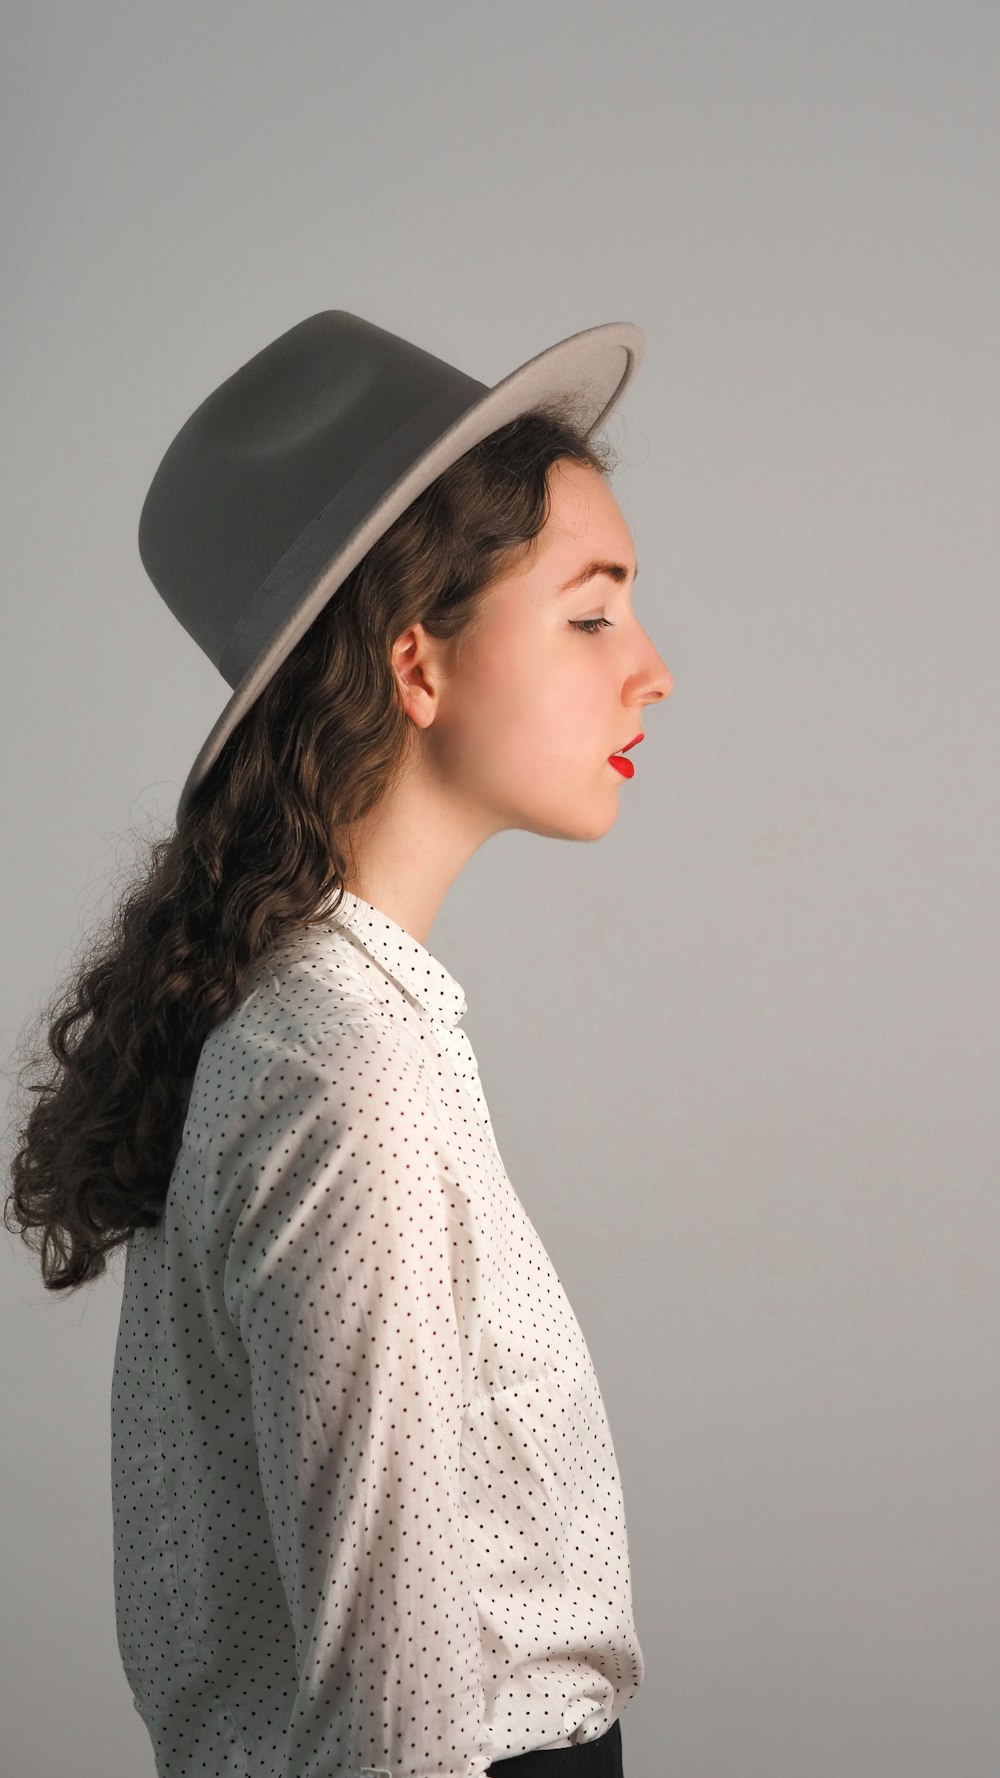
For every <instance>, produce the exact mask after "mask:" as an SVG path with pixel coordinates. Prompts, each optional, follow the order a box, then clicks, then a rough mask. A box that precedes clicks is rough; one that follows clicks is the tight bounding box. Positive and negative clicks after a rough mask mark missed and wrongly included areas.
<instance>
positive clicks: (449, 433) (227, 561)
mask: <svg viewBox="0 0 1000 1778" xmlns="http://www.w3.org/2000/svg"><path fill="white" fill-rule="evenodd" d="M644 347H645V335H644V333H643V332H642V329H641V328H639V327H636V326H635V325H634V324H633V323H632V322H629V321H609V322H606V323H604V324H603V325H601V326H599V327H587V328H584V330H583V331H582V332H581V333H574V334H571V335H570V336H569V338H568V339H564V340H560V341H559V342H558V343H557V344H556V345H554V346H549V347H548V349H547V350H546V351H544V352H540V353H538V355H537V356H536V357H534V358H529V359H528V360H527V362H526V363H525V364H522V365H521V367H520V369H518V370H515V371H512V372H511V374H510V375H509V376H506V377H504V378H503V379H502V381H501V382H499V383H497V384H496V385H495V386H494V387H493V388H490V387H489V386H488V385H487V384H485V383H480V382H478V381H477V380H476V378H475V377H470V376H468V375H467V374H466V373H465V371H461V370H457V369H456V368H455V366H454V365H451V364H447V363H446V362H445V360H444V359H443V358H435V357H434V355H433V354H432V353H430V352H425V351H423V350H422V348H421V347H419V346H414V345H411V344H410V342H409V340H405V339H401V338H400V336H399V335H398V334H394V333H389V332H388V331H387V330H386V329H385V328H382V327H377V326H376V325H375V324H374V322H371V321H365V320H364V319H363V318H362V317H361V316H360V315H351V314H349V313H348V312H347V311H346V310H344V309H324V310H322V311H321V312H320V313H319V314H317V315H310V316H308V317H307V318H306V320H304V321H299V322H297V323H296V325H295V326H294V327H290V328H289V329H288V330H287V332H285V333H282V334H279V335H278V337H277V339H275V340H272V341H271V343H270V344H269V345H267V346H265V347H264V348H263V349H262V350H261V351H260V352H257V353H256V354H255V355H254V357H253V358H250V359H248V361H247V362H246V363H245V364H243V365H241V366H240V368H239V369H238V370H236V371H234V372H233V374H232V375H231V376H229V377H227V378H226V380H225V382H223V383H220V384H219V386H218V388H217V389H215V390H213V392H212V394H211V395H208V396H206V398H205V400H204V401H202V402H201V403H200V405H199V406H198V407H197V408H196V409H195V411H194V413H193V414H191V416H190V418H189V419H187V420H185V422H184V424H183V426H182V427H181V429H180V431H179V432H178V433H177V435H176V437H175V438H174V440H173V442H172V443H171V444H170V445H169V446H168V448H167V450H166V452H165V454H164V456H163V458H162V459H161V462H160V464H159V467H158V468H157V471H156V474H155V475H154V477H153V480H152V482H151V483H150V486H149V490H148V492H147V494H146V498H145V501H144V502H143V507H142V512H141V514H140V517H139V554H140V557H141V558H142V564H143V567H144V568H145V570H146V572H147V574H148V575H149V578H150V580H151V581H152V582H153V585H154V586H155V588H156V590H157V592H158V593H159V594H160V596H161V598H163V599H164V601H165V602H166V604H167V605H168V606H169V607H170V610H171V611H172V612H173V614H174V616H175V617H176V619H177V621H178V623H180V624H183V626H184V628H185V630H187V632H188V635H189V636H193V638H194V640H195V641H196V642H197V643H198V646H199V647H200V648H201V649H203V650H204V652H205V654H207V655H208V658H209V660H210V661H212V662H213V663H214V665H215V666H217V667H218V669H219V672H220V673H221V674H222V677H223V678H224V679H225V680H226V682H227V684H228V685H230V686H231V687H232V688H233V695H232V697H231V698H230V700H229V702H228V703H227V704H226V706H225V708H224V710H223V711H222V714H221V716H220V717H219V719H218V721H217V722H216V723H215V726H214V727H213V729H212V731H211V734H210V735H209V736H208V739H207V740H206V742H205V744H204V746H203V747H202V749H201V751H200V753H199V754H198V757H197V759H196V760H195V762H194V765H193V766H192V767H191V770H190V772H189V773H188V776H187V780H186V782H185V784H184V788H183V790H182V791H181V796H180V801H179V803H178V805H177V821H178V824H179V823H180V822H181V820H182V819H183V818H184V816H185V814H186V813H187V810H188V808H189V806H190V803H191V799H192V797H193V795H194V793H195V791H196V790H197V788H198V786H199V784H200V783H201V782H202V780H203V779H204V777H205V776H206V774H207V773H208V771H209V769H210V768H211V766H212V765H213V764H214V762H215V760H216V759H217V758H218V756H219V754H220V753H221V751H222V748H223V746H224V744H225V742H226V740H227V739H228V737H229V735H230V734H231V733H232V731H233V729H234V728H235V727H236V724H237V723H238V722H239V720H240V718H241V717H242V716H244V715H245V714H246V712H247V710H249V709H250V707H251V705H252V704H253V702H254V700H255V699H256V698H258V697H259V696H260V694H261V692H262V691H263V690H264V688H265V686H266V685H267V684H268V682H269V680H270V679H271V678H272V677H273V675H274V674H275V673H276V672H277V670H278V668H279V667H280V665H281V663H282V661H283V660H284V659H285V658H286V656H287V655H289V654H290V653H291V651H292V649H293V648H294V646H295V644H296V642H297V641H298V640H299V637H300V636H301V635H302V634H303V633H304V631H305V630H307V629H308V627H309V625H310V624H311V623H312V621H313V619H314V618H315V617H316V616H317V615H318V614H319V612H320V611H321V610H322V608H323V606H324V605H325V604H326V603H327V601H328V599H330V598H331V597H332V596H333V594H334V593H335V592H336V591H337V588H338V587H339V586H341V585H342V584H343V582H344V581H345V580H346V578H347V576H348V574H349V573H350V571H351V569H352V568H354V567H355V566H356V565H357V563H358V562H360V560H361V558H362V556H364V555H365V554H366V552H367V551H368V550H369V549H370V548H371V546H372V544H373V543H375V542H377V540H378V538H380V537H381V536H382V535H383V533H384V532H386V531H387V530H388V529H389V527H390V525H391V524H392V523H393V522H394V520H395V519H397V518H398V517H399V514H400V513H401V512H403V511H404V509H405V508H406V507H407V506H409V505H410V503H411V502H412V501H413V500H415V499H416V497H417V495H418V494H421V493H422V492H423V490H424V489H425V488H426V487H428V486H429V485H430V483H431V482H432V481H434V479H435V477H436V476H438V475H440V474H441V473H442V471H443V470H445V469H447V468H448V467H449V465H450V464H452V463H454V462H456V461H457V459H458V458H459V457H461V456H462V455H463V454H464V452H465V451H468V450H471V449H472V446H473V445H476V444H478V443H479V442H480V440H481V439H484V438H486V437H487V436H488V435H489V433H491V432H495V431H496V430H497V429H498V428H499V427H501V426H503V425H505V424H506V423H507V421H508V420H512V419H515V418H516V417H517V415H519V414H522V413H525V412H526V411H527V410H528V409H529V408H533V407H546V406H549V405H550V404H559V405H560V406H563V405H564V404H568V405H569V407H570V408H571V413H572V418H573V419H574V420H575V421H576V422H577V424H578V425H580V426H581V428H582V430H583V431H584V432H585V433H586V434H588V435H589V434H590V433H592V432H594V431H596V429H597V427H598V426H599V425H600V424H601V422H602V421H603V420H604V419H605V418H606V416H607V415H608V414H609V413H610V412H611V409H612V408H613V407H614V406H615V404H616V402H617V401H618V399H619V397H620V396H621V394H622V392H623V390H624V389H625V387H626V385H627V384H628V383H629V382H630V381H631V378H632V376H633V373H634V372H635V370H636V369H637V368H638V366H639V364H640V363H641V360H642V355H643V350H644Z"/></svg>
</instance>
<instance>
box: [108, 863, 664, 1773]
mask: <svg viewBox="0 0 1000 1778" xmlns="http://www.w3.org/2000/svg"><path fill="white" fill-rule="evenodd" d="M465 1010H466V1001H465V995H464V993H463V991H462V989H461V987H460V985H459V984H458V982H456V981H455V980H454V978H453V977H452V976H451V975H449V973H448V971H447V970H446V969H445V968H444V967H443V965H442V964H441V963H439V962H438V960H437V959H436V958H435V957H433V956H432V955H431V953H430V952H429V951H428V950H427V949H426V948H425V947H424V946H423V945H421V944H419V943H418V942H417V941H416V940H415V939H414V938H412V937H411V936H410V934H409V933H407V932H406V931H405V930H404V929H403V928H402V927H401V926H399V925H397V924H396V922H395V921H393V920H391V919H389V918H388V916H387V915H385V914H383V913H382V912H381V911H380V910H379V909H377V908H374V907H372V906H371V904H370V903H368V902H365V901H362V900H361V899H360V898H359V897H357V896H353V895H351V896H348V897H347V898H346V900H345V902H344V904H343V905H342V907H341V908H340V909H339V910H338V911H337V913H336V914H331V915H330V917H329V919H328V920H326V921H325V922H324V923H323V924H322V925H320V926H314V927H312V928H310V929H308V930H307V931H306V932H301V931H300V932H297V933H295V934H286V935H284V936H283V938H282V939H281V941H280V942H279V944H278V946H277V947H276V948H275V949H274V950H273V951H272V952H271V953H270V955H269V956H268V957H267V958H266V959H263V960H261V962H260V963H258V965H257V966H256V967H255V970H254V973H253V975H252V977H251V981H250V985H249V987H248V990H247V993H246V994H245V996H244V998H243V999H242V1000H241V1002H240V1004H239V1005H238V1007H236V1009H235V1010H234V1011H233V1012H232V1013H231V1014H230V1015H229V1017H228V1018H227V1019H226V1020H224V1021H223V1022H222V1023H221V1024H220V1025H218V1026H216V1027H215V1029H214V1030H213V1031H211V1032H210V1033H209V1036H208V1037H207V1039H206V1041H205V1043H204V1045H203V1046H202V1050H201V1053H200V1056H199V1059H198V1066H197V1069H196V1072H195V1075H194V1077H193V1080H192V1082H191V1086H190V1095H189V1100H188V1106H187V1113H186V1119H185V1123H184V1130H183V1135H182V1140H181V1146H180V1149H179V1151H178V1155H177V1160H176V1163H175V1166H174V1170H173V1173H172V1175H171V1180H170V1188H169V1192H168V1195H167V1202H166V1207H165V1214H164V1218H163V1221H162V1223H161V1224H160V1225H159V1226H158V1227H156V1228H150V1229H139V1230H137V1231H136V1232H135V1233H134V1234H133V1235H132V1237H131V1238H130V1240H129V1243H128V1246H127V1250H126V1253H127V1258H126V1269H125V1282H124V1290H123V1296H122V1306H121V1319H120V1323H119V1330H118V1341H117V1346H116V1349H115V1361H114V1376H113V1384H112V1409H111V1431H112V1505H113V1520H114V1562H115V1611H116V1622H117V1631H118V1646H119V1651H120V1654H121V1658H122V1662H123V1665H124V1668H125V1672H126V1675H127V1678H128V1681H129V1685H130V1687H131V1689H132V1693H133V1698H134V1702H135V1708H136V1710H137V1711H138V1712H139V1714H140V1716H141V1717H142V1720H143V1722H144V1723H145V1724H146V1727H147V1729H148V1731H149V1734H150V1738H151V1740H152V1743H153V1748H154V1753H155V1759H156V1771H157V1774H158V1778H221V1775H222V1774H223V1773H225V1774H227V1775H229V1774H232V1775H233V1778H236V1775H237V1774H238V1775H239V1778H369V1775H375V1778H418V1775H419V1778H474V1775H476V1774H481V1773H484V1772H486V1770H487V1768H488V1767H489V1765H490V1762H491V1760H494V1759H496V1760H501V1759H504V1758H509V1757H511V1756H513V1755H515V1754H519V1753H524V1752H526V1751H528V1750H529V1749H535V1748H547V1747H567V1746H570V1745H573V1744H575V1743H577V1742H583V1741H590V1740H594V1739H596V1738H597V1737H599V1736H601V1735H603V1734H604V1733H605V1732H606V1731H607V1730H608V1729H609V1728H610V1726H611V1724H612V1723H613V1722H615V1721H616V1720H617V1718H618V1717H619V1716H620V1715H621V1712H622V1711H623V1709H624V1708H625V1707H626V1705H627V1704H628V1703H629V1701H630V1700H631V1699H632V1698H633V1697H634V1696H635V1694H636V1692H637V1691H638V1689H639V1687H640V1685H641V1684H642V1679H643V1660H642V1654H641V1651H640V1648H639V1643H638V1639H637V1636H636V1629H635V1623H634V1620H633V1613H632V1596H631V1585H630V1578H629V1559H628V1547H627V1540H626V1531H625V1520H624V1513H623V1506H622V1493H621V1482H620V1477H619V1472H618V1466H617V1463H616V1459H615V1453H614V1448H613V1444H612V1439H611V1432H610V1428H609V1425H608V1420H607V1416H606V1413H605V1409H604V1405H603V1402H602V1398H601V1393H600V1389H599V1386H598V1381H597V1377H596V1375H595V1372H594V1367H593V1363H592V1361H591V1357H590V1353H589V1351H588V1348H587V1345H586V1341H585V1339H584V1336H583V1333H582V1331H581V1329H580V1326H579V1323H578V1322H577V1319H576V1317H575V1315H574V1313H573V1310H572V1308H571V1306H570V1304H569V1301H568V1299H567V1297H566V1294H565V1292H564V1290H563V1288H562V1285H561V1284H560V1281H559V1278H558V1276H557V1274H556V1272H555V1269H554V1267H553V1265H552V1262H551V1261H550V1259H549V1257H548V1254H547V1252H546V1250H545V1248H544V1247H543V1245H542V1242H541V1240H540V1238H539V1236H538V1234H537V1232H536V1230H535V1228H534V1226H533V1224H532V1223H531V1221H530V1218H529V1217H528V1215H527V1212H526V1211H525V1209H524V1207H523V1205H522V1203H521V1201H520V1198H519V1197H518V1195H517V1193H516V1192H515V1190H514V1187H513V1185H512V1184H511V1182H510V1180H509V1179H508V1177H507V1174H506V1171H505V1169H504V1165H503V1162H502V1160H501V1158H500V1155H499V1152H498V1149H497V1145H496V1141H495V1138H494V1134H493V1128H492V1125H491V1123H490V1117H489V1112H488V1110H487V1107H486V1102H485V1099H484V1097H483V1093H482V1088H481V1085H480V1080H479V1070H478V1067H477V1064H476V1058H475V1055H474V1054H473V1050H472V1045H471V1044H470V1042H469V1039H468V1037H467V1036H466V1033H465V1032H464V1031H463V1030H462V1029H461V1028H460V1026H459V1020H460V1019H461V1018H462V1016H463V1014H464V1013H465Z"/></svg>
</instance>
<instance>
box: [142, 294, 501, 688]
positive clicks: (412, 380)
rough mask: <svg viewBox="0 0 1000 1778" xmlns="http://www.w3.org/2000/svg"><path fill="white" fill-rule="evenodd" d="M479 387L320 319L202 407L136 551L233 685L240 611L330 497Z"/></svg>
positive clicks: (345, 321)
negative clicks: (445, 402)
mask: <svg viewBox="0 0 1000 1778" xmlns="http://www.w3.org/2000/svg"><path fill="white" fill-rule="evenodd" d="M485 389H486V386H485V384H483V383H479V382H477V381H476V380H475V379H474V378H473V377H469V376H466V374H465V373H464V372H463V371H460V370H457V369H456V368H455V367H454V366H453V365H450V364H446V363H445V361H444V360H443V359H441V358H436V357H435V356H434V355H433V354H432V353H430V352H426V351H424V350H423V349H422V348H421V347H420V346H415V345H412V344H411V343H410V342H409V341H408V340H404V339H400V338H399V337H398V335H396V334H394V333H390V332H389V331H388V330H387V329H385V328H383V327H378V326H376V325H375V324H374V323H373V322H371V321H366V320H364V319H363V317H362V316H360V315H352V314H350V313H348V312H347V311H346V310H344V309H326V310H323V311H322V312H321V313H320V314H317V315H311V316H309V317H308V318H307V319H306V320H304V321H300V322H298V323H297V324H296V325H295V326H294V327H291V328H289V329H288V330H287V332H285V333H283V334H281V335H279V337H278V338H277V339H275V340H272V341H271V342H270V343H269V344H268V345H266V346H265V347H264V348H263V349H262V350H261V351H260V352H257V353H256V354H255V355H254V356H253V357H252V358H250V359H249V360H248V361H247V362H246V363H245V364H243V365H241V366H240V368H239V369H238V370H236V371H234V372H233V373H232V375H231V376H229V377H227V378H226V379H225V381H224V382H223V383H220V385H219V386H218V388H216V389H214V390H213V391H212V393H211V394H210V395H208V396H206V398H205V399H204V400H203V401H202V402H201V403H200V404H199V406H198V407H197V408H196V409H195V410H194V412H193V413H192V414H191V415H190V417H189V418H188V419H187V420H186V421H185V422H184V424H183V426H182V427H181V428H180V431H179V432H178V433H177V434H176V436H175V437H174V439H173V440H172V441H171V443H170V445H169V446H168V448H167V450H166V451H165V453H164V455H163V457H162V459H161V461H160V464H159V466H158V468H157V470H156V473H155V475H154V477H153V480H152V483H151V484H150V488H149V491H148V493H147V495H146V499H145V501H144V503H143V507H142V512H141V514H140V518H139V536H138V542H139V554H140V556H141V558H142V563H143V566H144V568H145V569H146V572H147V574H148V575H149V577H150V579H151V581H152V582H153V585H154V586H155V587H156V589H157V591H158V592H159V594H160V595H161V597H162V598H163V599H164V600H165V602H166V603H167V605H168V606H169V607H170V610H171V611H172V612H173V614H174V616H175V617H176V618H177V620H178V622H179V623H180V624H182V625H183V627H184V628H185V629H186V630H187V632H188V634H189V635H190V636H191V637H192V638H193V639H194V641H196V642H197V643H198V645H199V647H200V648H201V649H202V650H203V651H204V653H205V654H207V655H208V657H209V659H210V660H211V661H212V662H213V664H214V665H215V666H216V667H218V668H219V670H220V672H222V673H223V674H224V676H225V677H226V678H227V679H228V680H229V682H230V684H236V683H237V682H238V680H239V679H240V678H242V676H243V671H245V670H246V667H247V666H248V665H249V661H245V660H244V661H242V662H240V663H239V666H238V667H237V666H236V665H235V664H234V665H233V666H231V667H229V668H228V669H227V665H226V660H225V650H226V644H227V642H228V641H229V639H230V637H231V636H232V635H233V633H234V630H235V628H236V626H237V624H238V622H239V620H240V617H241V616H242V614H243V612H244V610H245V608H246V605H247V601H248V600H249V598H250V597H251V595H252V594H253V593H254V591H255V590H256V589H257V588H258V587H259V586H260V585H261V583H262V582H263V581H264V580H265V579H266V577H267V575H268V574H269V573H270V572H271V571H272V570H273V568H274V567H275V565H276V563H278V562H279V561H280V560H281V558H282V557H283V556H284V555H285V553H286V551H287V550H288V549H289V548H290V547H291V546H292V545H293V544H294V543H295V542H296V540H297V539H298V538H299V537H300V536H301V535H302V533H303V531H304V530H305V529H306V527H307V526H309V525H310V524H311V523H313V521H315V520H316V518H317V517H318V516H319V514H320V513H321V512H322V510H323V508H324V507H325V506H326V504H327V502H328V501H329V500H330V498H331V496H332V495H333V494H335V493H337V492H338V491H339V490H341V489H343V487H344V486H345V484H346V483H347V482H349V481H350V479H351V478H352V477H353V476H354V475H355V474H356V473H357V471H358V469H359V467H360V466H361V465H363V464H365V463H367V462H369V461H370V460H371V459H372V458H373V457H375V456H376V455H377V454H378V453H379V452H381V451H383V450H384V449H385V447H386V444H387V442H388V441H389V440H390V439H391V438H392V437H393V436H394V435H395V434H396V433H397V432H398V431H399V429H400V428H401V427H403V426H404V425H406V424H407V423H408V422H410V421H412V420H413V419H414V418H415V416H417V415H419V414H421V413H422V412H424V411H425V410H426V409H427V408H428V406H429V405H430V404H433V403H437V402H438V401H439V400H440V398H441V397H443V396H444V397H451V400H452V402H453V404H454V415H455V416H457V415H458V414H459V413H461V412H464V411H465V409H466V408H467V407H471V406H472V405H473V404H474V403H475V402H476V401H478V400H479V399H480V398H481V397H482V395H483V394H484V393H485ZM450 411H451V409H450V408H449V412H450ZM440 429H441V428H440V426H439V428H438V430H440Z"/></svg>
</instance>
